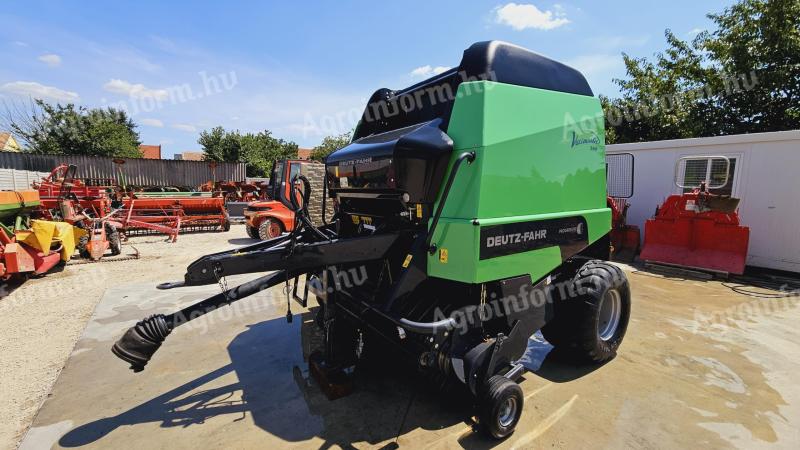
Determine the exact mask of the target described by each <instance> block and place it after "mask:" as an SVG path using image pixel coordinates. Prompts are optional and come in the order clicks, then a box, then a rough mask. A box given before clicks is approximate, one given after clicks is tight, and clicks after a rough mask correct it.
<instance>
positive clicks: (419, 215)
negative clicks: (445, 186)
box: [417, 203, 422, 219]
mask: <svg viewBox="0 0 800 450" xmlns="http://www.w3.org/2000/svg"><path fill="white" fill-rule="evenodd" d="M417 218H418V219H421V218H422V203H417Z"/></svg>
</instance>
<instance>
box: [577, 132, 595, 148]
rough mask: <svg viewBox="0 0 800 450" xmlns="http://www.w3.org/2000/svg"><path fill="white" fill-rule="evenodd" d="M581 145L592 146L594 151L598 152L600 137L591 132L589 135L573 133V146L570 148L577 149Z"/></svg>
mask: <svg viewBox="0 0 800 450" xmlns="http://www.w3.org/2000/svg"><path fill="white" fill-rule="evenodd" d="M579 145H591V146H592V150H597V146H598V145H600V137H599V136H597V133H595V132H594V131H590V132H587V133H580V134H578V133H577V132H575V131H573V132H572V145H570V148H575V147H577V146H579Z"/></svg>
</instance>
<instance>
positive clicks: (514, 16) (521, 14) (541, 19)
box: [494, 3, 569, 31]
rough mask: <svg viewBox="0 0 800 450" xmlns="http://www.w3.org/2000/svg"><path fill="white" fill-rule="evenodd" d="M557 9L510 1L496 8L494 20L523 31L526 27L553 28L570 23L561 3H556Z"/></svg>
mask: <svg viewBox="0 0 800 450" xmlns="http://www.w3.org/2000/svg"><path fill="white" fill-rule="evenodd" d="M553 9H554V10H555V11H542V10H540V9H539V8H537V7H536V6H534V5H530V4H517V3H508V4H506V5H503V6H498V7H497V8H495V9H494V13H495V17H494V21H495V22H496V23H499V24H502V25H508V26H510V27H511V28H513V29H515V30H517V31H521V30H524V29H526V28H535V29H537V30H552V29H553V28H558V27H560V26H562V25H566V24H568V23H569V20H568V19H567V17H566V15H565V14H564V11H563V8H562V7H561V5H558V4H556V5H555V7H554V8H553Z"/></svg>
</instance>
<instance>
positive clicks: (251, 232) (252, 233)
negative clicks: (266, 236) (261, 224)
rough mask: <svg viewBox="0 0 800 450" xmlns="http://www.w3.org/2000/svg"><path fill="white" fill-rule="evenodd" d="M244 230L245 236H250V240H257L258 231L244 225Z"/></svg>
mask: <svg viewBox="0 0 800 450" xmlns="http://www.w3.org/2000/svg"><path fill="white" fill-rule="evenodd" d="M245 229H246V230H247V235H248V236H250V237H251V238H252V239H258V229H257V228H254V227H251V226H250V225H246V226H245Z"/></svg>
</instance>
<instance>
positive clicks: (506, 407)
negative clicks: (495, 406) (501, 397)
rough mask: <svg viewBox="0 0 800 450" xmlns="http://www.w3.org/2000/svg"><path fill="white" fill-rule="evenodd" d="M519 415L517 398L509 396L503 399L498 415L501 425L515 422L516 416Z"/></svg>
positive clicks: (505, 425)
mask: <svg viewBox="0 0 800 450" xmlns="http://www.w3.org/2000/svg"><path fill="white" fill-rule="evenodd" d="M516 416H517V399H516V398H514V397H509V398H507V399H505V401H503V404H502V405H500V410H499V414H498V417H497V420H498V422H500V426H502V427H504V428H505V427H508V426H509V425H511V424H512V423H513V422H514V418H515V417H516Z"/></svg>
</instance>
